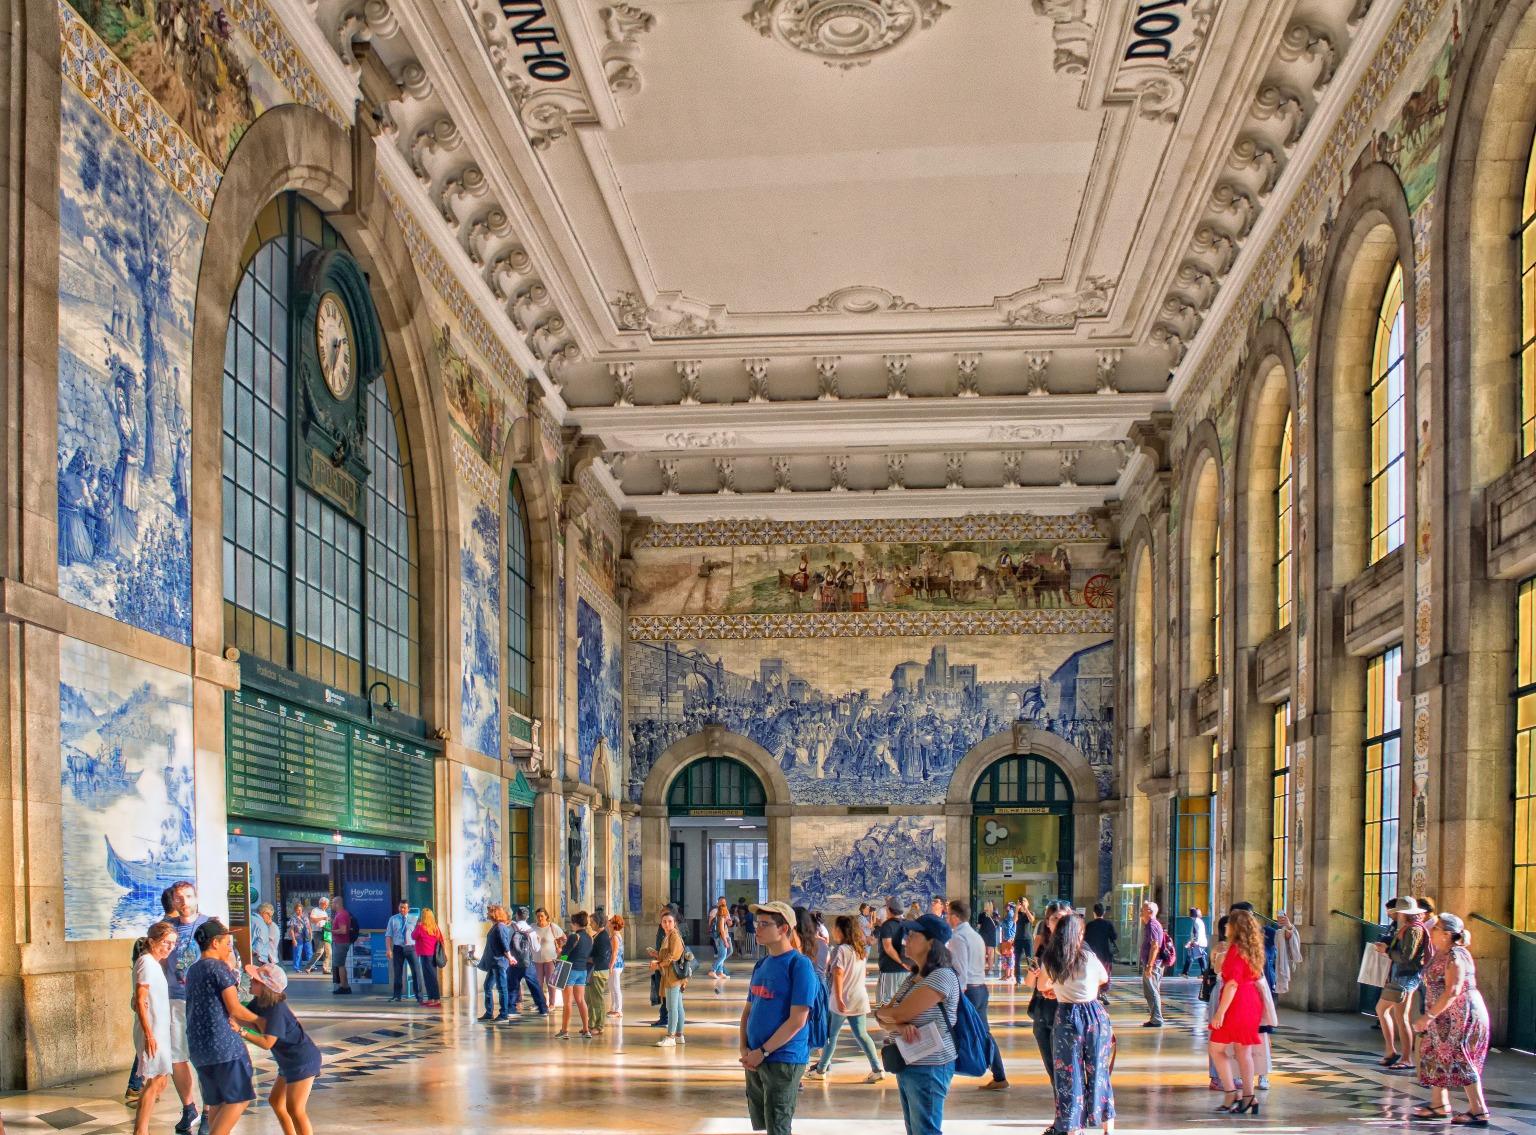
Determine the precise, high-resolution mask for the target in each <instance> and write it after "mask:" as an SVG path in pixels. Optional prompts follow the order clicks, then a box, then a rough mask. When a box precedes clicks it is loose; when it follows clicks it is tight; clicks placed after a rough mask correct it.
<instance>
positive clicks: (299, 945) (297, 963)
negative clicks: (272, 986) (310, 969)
mask: <svg viewBox="0 0 1536 1135" xmlns="http://www.w3.org/2000/svg"><path fill="white" fill-rule="evenodd" d="M314 956H315V947H314V944H313V943H312V942H311V941H310V940H309V939H308V938H300V939H299V940H298V941H297V942H295V943H294V944H293V972H294V973H298V972H299V971H300V970H301V969H303V968H304V967H305V966H307V965H309V963H310V962H311V961H312V960H313V959H314Z"/></svg>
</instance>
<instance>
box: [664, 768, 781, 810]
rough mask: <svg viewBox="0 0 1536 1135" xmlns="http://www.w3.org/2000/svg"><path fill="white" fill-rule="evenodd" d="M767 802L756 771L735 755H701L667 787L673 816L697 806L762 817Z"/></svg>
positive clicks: (697, 807) (668, 806)
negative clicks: (734, 756)
mask: <svg viewBox="0 0 1536 1135" xmlns="http://www.w3.org/2000/svg"><path fill="white" fill-rule="evenodd" d="M767 803H768V798H767V793H766V792H765V791H764V790H763V782H762V781H761V780H759V779H758V777H757V773H755V772H753V771H752V770H751V769H749V768H748V767H747V766H746V765H744V764H742V763H741V762H740V761H738V760H736V759H735V758H733V757H702V758H700V759H699V760H696V761H694V762H693V763H692V764H690V765H688V766H687V767H685V768H684V769H683V770H682V771H681V772H680V773H678V774H677V777H676V778H675V779H674V780H673V781H672V784H671V786H670V787H668V789H667V808H668V810H669V811H671V812H672V813H673V814H674V815H675V814H678V813H684V814H686V813H688V812H690V811H693V810H695V809H708V810H711V811H720V812H722V813H729V814H730V815H733V816H734V815H742V816H761V815H763V814H764V813H765V811H766V807H767Z"/></svg>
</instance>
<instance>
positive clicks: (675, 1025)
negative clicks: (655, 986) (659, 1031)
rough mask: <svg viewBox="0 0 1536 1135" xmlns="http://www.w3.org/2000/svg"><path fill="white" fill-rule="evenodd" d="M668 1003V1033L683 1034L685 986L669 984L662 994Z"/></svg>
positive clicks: (669, 1034) (670, 1034)
mask: <svg viewBox="0 0 1536 1135" xmlns="http://www.w3.org/2000/svg"><path fill="white" fill-rule="evenodd" d="M662 1000H663V1001H665V1002H666V1005H667V1035H668V1036H682V1035H683V1021H684V1020H685V1018H684V1017H683V987H682V986H681V985H673V986H669V987H668V989H667V992H666V993H665V994H664V995H663V996H662Z"/></svg>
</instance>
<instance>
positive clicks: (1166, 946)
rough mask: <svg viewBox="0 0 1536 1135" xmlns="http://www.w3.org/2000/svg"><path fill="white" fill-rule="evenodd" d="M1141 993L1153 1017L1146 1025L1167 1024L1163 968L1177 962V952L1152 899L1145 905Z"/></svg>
mask: <svg viewBox="0 0 1536 1135" xmlns="http://www.w3.org/2000/svg"><path fill="white" fill-rule="evenodd" d="M1141 926H1142V930H1141V955H1140V960H1141V992H1142V996H1144V997H1145V998H1146V999H1147V1009H1148V1011H1149V1012H1150V1013H1151V1016H1150V1017H1148V1018H1147V1020H1146V1021H1145V1022H1143V1024H1142V1028H1147V1029H1160V1028H1162V1027H1163V971H1165V970H1166V969H1167V968H1168V967H1169V966H1171V965H1173V961H1174V958H1175V957H1176V956H1177V952H1176V951H1175V950H1174V947H1173V939H1172V938H1170V937H1169V936H1168V932H1167V931H1166V930H1164V929H1163V924H1162V923H1161V922H1159V921H1158V920H1157V904H1156V903H1155V902H1153V901H1152V900H1151V899H1148V900H1147V901H1146V902H1144V903H1142V904H1141Z"/></svg>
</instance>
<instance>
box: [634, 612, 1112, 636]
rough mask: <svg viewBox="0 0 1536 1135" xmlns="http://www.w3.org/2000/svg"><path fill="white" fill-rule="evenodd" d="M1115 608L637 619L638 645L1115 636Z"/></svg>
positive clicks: (831, 613)
mask: <svg viewBox="0 0 1536 1135" xmlns="http://www.w3.org/2000/svg"><path fill="white" fill-rule="evenodd" d="M1114 633H1115V612H1114V611H1113V610H1112V609H1107V608H1106V609H1103V610H1077V611H894V612H891V611H874V612H868V613H865V614H849V613H847V612H832V611H797V612H791V613H786V614H775V615H633V616H631V617H630V620H629V637H630V638H631V639H633V640H634V641H636V642H695V641H699V640H709V639H722V638H725V639H751V638H909V637H921V636H924V635H1018V634H1106V635H1108V634H1114Z"/></svg>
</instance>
